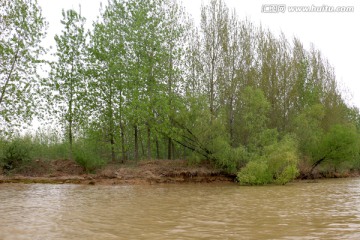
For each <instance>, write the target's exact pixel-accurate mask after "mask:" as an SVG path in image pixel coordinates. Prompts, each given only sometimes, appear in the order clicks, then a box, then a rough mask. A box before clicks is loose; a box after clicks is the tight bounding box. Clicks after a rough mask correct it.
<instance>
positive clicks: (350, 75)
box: [38, 0, 360, 108]
mask: <svg viewBox="0 0 360 240" xmlns="http://www.w3.org/2000/svg"><path fill="white" fill-rule="evenodd" d="M101 1H103V2H105V3H106V2H107V0H51V1H50V0H38V2H39V4H40V6H41V8H42V10H43V15H44V17H45V18H46V20H47V21H48V22H49V28H48V37H47V39H46V44H47V45H48V46H50V45H52V46H55V41H54V40H53V38H54V35H55V34H59V33H60V32H61V30H62V25H61V24H60V19H61V10H62V9H65V10H67V9H70V8H74V9H75V10H78V9H79V5H81V14H82V15H83V16H84V17H85V18H86V19H87V27H91V25H92V21H94V20H96V18H97V16H98V15H99V8H100V2H101ZM179 2H180V3H181V4H182V5H183V6H184V7H185V8H186V9H187V11H188V12H189V13H190V14H191V15H192V17H193V18H194V20H195V21H199V19H200V7H201V4H202V3H204V4H207V3H209V2H210V0H180V1H179ZM224 2H225V3H226V5H227V6H228V7H229V8H230V9H235V10H236V12H237V14H238V15H239V17H240V19H245V18H248V19H249V20H251V21H252V22H253V23H254V24H255V26H259V25H260V24H261V25H262V26H264V27H267V28H269V29H270V30H271V32H273V33H274V34H275V35H279V34H280V33H281V32H283V33H284V34H285V35H286V36H287V38H288V39H289V40H291V39H292V38H293V37H297V38H299V39H300V41H301V42H302V43H303V44H304V47H305V48H307V49H309V48H310V45H311V44H314V46H315V48H316V49H319V50H320V51H321V52H322V54H323V57H324V58H327V59H328V60H329V62H330V64H331V65H332V66H333V67H334V68H335V73H336V76H337V80H338V82H339V87H340V89H341V91H342V92H343V95H344V96H345V99H346V101H347V103H348V104H351V105H354V106H356V107H358V108H360V71H359V69H358V68H360V65H359V57H360V27H359V23H360V1H358V0H344V1H340V0H337V1H335V0H330V1H325V0H320V1H319V0H302V1H299V0H287V1H285V0H275V1H271V2H269V1H265V0H256V1H243V0H224ZM269 3H271V5H270V4H269ZM293 6H299V7H311V8H312V9H314V10H315V9H319V11H321V9H320V8H317V7H322V9H325V10H326V9H329V8H330V7H334V8H335V7H338V6H350V7H353V12H304V11H301V10H300V9H298V10H299V12H291V8H292V7H293ZM276 11H281V12H278V13H274V12H276Z"/></svg>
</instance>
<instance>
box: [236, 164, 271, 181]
mask: <svg viewBox="0 0 360 240" xmlns="http://www.w3.org/2000/svg"><path fill="white" fill-rule="evenodd" d="M237 179H238V181H239V182H240V184H243V185H264V184H269V183H271V182H272V181H273V176H272V174H271V172H270V171H269V167H268V164H267V162H265V161H261V160H256V161H251V162H249V163H248V164H247V165H246V167H244V168H243V169H241V171H240V172H238V174H237Z"/></svg>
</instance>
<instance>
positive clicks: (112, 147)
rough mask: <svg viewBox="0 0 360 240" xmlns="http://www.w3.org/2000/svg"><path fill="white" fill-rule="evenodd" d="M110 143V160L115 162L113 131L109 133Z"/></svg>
mask: <svg viewBox="0 0 360 240" xmlns="http://www.w3.org/2000/svg"><path fill="white" fill-rule="evenodd" d="M110 145H111V161H112V162H115V139H114V134H113V133H110Z"/></svg>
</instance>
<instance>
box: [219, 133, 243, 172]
mask: <svg viewBox="0 0 360 240" xmlns="http://www.w3.org/2000/svg"><path fill="white" fill-rule="evenodd" d="M212 149H213V151H214V154H213V157H214V159H215V161H216V162H215V164H216V165H217V166H218V167H220V168H222V169H224V170H225V171H227V172H228V173H236V171H237V170H238V169H239V167H240V166H242V165H245V164H246V163H247V155H246V150H245V149H244V148H243V147H241V146H240V147H237V148H232V147H231V146H230V144H229V143H228V142H227V141H226V140H224V139H223V138H221V137H218V138H217V139H215V140H214V142H213V147H212Z"/></svg>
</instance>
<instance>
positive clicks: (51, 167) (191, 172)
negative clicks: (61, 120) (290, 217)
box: [0, 160, 235, 185]
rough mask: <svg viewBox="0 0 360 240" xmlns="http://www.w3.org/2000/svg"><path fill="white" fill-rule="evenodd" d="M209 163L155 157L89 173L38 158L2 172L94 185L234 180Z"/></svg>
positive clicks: (21, 179) (14, 177)
mask: <svg viewBox="0 0 360 240" xmlns="http://www.w3.org/2000/svg"><path fill="white" fill-rule="evenodd" d="M234 180H235V178H234V176H230V175H228V174H226V173H224V172H222V171H220V170H218V169H215V168H214V167H212V166H210V165H201V166H190V165H188V164H187V163H186V161H183V160H153V161H142V162H139V163H138V164H109V165H107V166H105V167H104V168H102V169H99V170H97V171H96V173H93V174H91V173H86V172H85V171H84V170H83V168H82V167H81V166H79V165H78V164H76V163H75V162H74V161H71V160H55V161H41V160H38V161H35V162H34V163H32V164H31V165H29V166H27V167H24V168H23V169H21V170H19V171H18V172H14V173H11V174H9V175H4V174H0V183H58V184H62V183H74V184H93V185H95V184H96V185H98V184H102V185H115V184H155V183H212V182H217V183H218V182H234Z"/></svg>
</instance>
